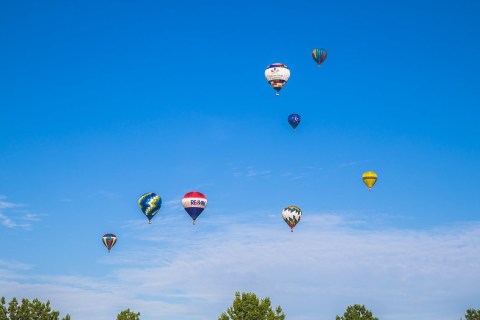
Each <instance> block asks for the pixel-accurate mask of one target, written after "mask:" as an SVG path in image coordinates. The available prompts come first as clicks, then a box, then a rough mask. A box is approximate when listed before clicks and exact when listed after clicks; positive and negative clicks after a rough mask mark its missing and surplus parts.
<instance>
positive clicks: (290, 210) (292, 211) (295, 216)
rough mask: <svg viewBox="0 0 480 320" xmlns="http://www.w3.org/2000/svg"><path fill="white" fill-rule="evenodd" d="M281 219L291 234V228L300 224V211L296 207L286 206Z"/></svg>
mask: <svg viewBox="0 0 480 320" xmlns="http://www.w3.org/2000/svg"><path fill="white" fill-rule="evenodd" d="M282 218H283V220H285V222H286V223H287V224H288V226H289V227H290V229H291V231H292V232H293V228H295V226H296V225H297V223H299V222H300V219H301V218H302V210H301V209H300V208H299V207H297V206H288V207H286V208H285V209H283V211H282Z"/></svg>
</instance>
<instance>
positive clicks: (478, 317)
mask: <svg viewBox="0 0 480 320" xmlns="http://www.w3.org/2000/svg"><path fill="white" fill-rule="evenodd" d="M465 320H480V309H468V310H467V312H466V313H465Z"/></svg>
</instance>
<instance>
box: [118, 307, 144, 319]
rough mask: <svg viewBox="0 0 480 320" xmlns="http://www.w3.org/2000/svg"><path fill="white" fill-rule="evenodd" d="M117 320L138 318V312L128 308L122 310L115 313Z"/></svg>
mask: <svg viewBox="0 0 480 320" xmlns="http://www.w3.org/2000/svg"><path fill="white" fill-rule="evenodd" d="M117 320H140V312H133V311H130V309H126V310H123V311H122V312H120V313H119V314H118V315H117Z"/></svg>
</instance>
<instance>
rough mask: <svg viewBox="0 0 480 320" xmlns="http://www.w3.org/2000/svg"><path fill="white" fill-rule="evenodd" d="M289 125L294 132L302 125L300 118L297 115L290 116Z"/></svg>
mask: <svg viewBox="0 0 480 320" xmlns="http://www.w3.org/2000/svg"><path fill="white" fill-rule="evenodd" d="M288 123H290V125H291V126H292V128H293V130H295V128H296V127H297V126H298V124H299V123H300V116H299V115H298V114H296V113H292V114H291V115H289V116H288Z"/></svg>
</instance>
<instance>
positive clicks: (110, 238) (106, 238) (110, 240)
mask: <svg viewBox="0 0 480 320" xmlns="http://www.w3.org/2000/svg"><path fill="white" fill-rule="evenodd" d="M102 242H103V244H104V245H105V247H107V249H108V252H110V249H112V248H113V246H114V245H115V243H117V237H116V236H115V235H114V234H113V233H106V234H104V235H103V237H102Z"/></svg>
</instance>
